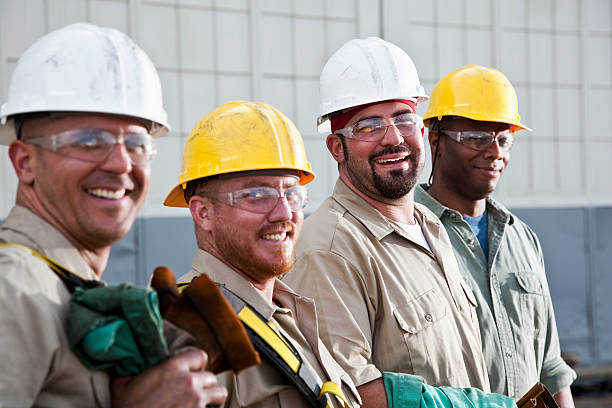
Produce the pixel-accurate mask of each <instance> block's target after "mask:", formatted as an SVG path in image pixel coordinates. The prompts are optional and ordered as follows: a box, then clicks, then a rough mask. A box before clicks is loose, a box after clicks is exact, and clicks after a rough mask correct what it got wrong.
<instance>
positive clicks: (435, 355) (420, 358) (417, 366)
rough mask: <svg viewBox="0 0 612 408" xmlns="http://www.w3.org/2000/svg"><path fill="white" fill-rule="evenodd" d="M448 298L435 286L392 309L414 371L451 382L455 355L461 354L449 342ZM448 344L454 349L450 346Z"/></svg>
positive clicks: (423, 375) (439, 380)
mask: <svg viewBox="0 0 612 408" xmlns="http://www.w3.org/2000/svg"><path fill="white" fill-rule="evenodd" d="M447 308H448V306H447V301H446V300H445V299H444V298H442V297H441V296H440V295H439V294H438V292H437V291H436V289H432V290H430V291H428V292H425V293H424V294H423V295H421V296H419V297H417V298H416V299H413V300H411V301H410V302H408V303H406V304H403V305H399V306H397V307H396V308H395V309H394V310H393V315H394V317H395V320H396V321H397V323H398V325H399V327H400V329H401V332H402V334H403V336H404V341H405V343H406V347H407V350H408V353H407V354H408V355H409V357H410V363H411V365H412V373H411V374H416V375H420V376H422V377H425V378H427V379H428V381H429V382H431V383H437V382H442V381H449V380H451V381H452V378H453V377H454V375H453V365H454V364H455V361H454V358H456V357H457V356H459V357H460V356H461V352H460V350H454V349H453V348H456V345H454V344H450V343H451V342H449V341H447V339H448V334H450V331H451V328H450V324H449V318H448V316H447V315H448V313H449V312H448V310H447ZM449 347H450V348H451V349H449Z"/></svg>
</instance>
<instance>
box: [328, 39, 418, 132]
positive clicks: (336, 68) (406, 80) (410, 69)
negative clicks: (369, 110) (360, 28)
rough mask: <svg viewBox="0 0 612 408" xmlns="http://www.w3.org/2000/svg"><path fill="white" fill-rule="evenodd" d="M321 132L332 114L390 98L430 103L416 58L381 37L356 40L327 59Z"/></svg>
mask: <svg viewBox="0 0 612 408" xmlns="http://www.w3.org/2000/svg"><path fill="white" fill-rule="evenodd" d="M319 88H320V96H321V105H320V116H319V118H318V119H317V127H318V129H319V131H324V130H327V129H325V128H326V127H328V126H329V123H327V125H328V126H326V127H324V126H322V125H323V124H324V123H325V122H326V121H327V120H328V119H329V114H331V113H334V112H338V111H341V110H343V109H347V108H351V107H354V106H359V105H364V104H367V103H372V102H381V101H386V100H390V99H408V100H413V101H415V102H417V103H418V102H421V101H426V100H427V99H428V96H427V95H426V94H425V89H423V87H422V86H421V83H420V81H419V75H418V73H417V70H416V67H415V66H414V63H413V62H412V59H410V57H409V56H408V54H406V53H405V52H404V51H403V50H402V49H401V48H399V47H398V46H397V45H395V44H391V43H390V42H387V41H384V40H382V39H380V38H378V37H369V38H366V39H365V40H362V39H353V40H350V41H348V42H347V43H345V44H344V45H343V46H342V47H341V48H340V49H339V50H338V51H336V52H335V53H334V54H333V55H332V56H331V57H330V58H329V60H327V63H326V64H325V66H324V67H323V71H321V77H320V79H319Z"/></svg>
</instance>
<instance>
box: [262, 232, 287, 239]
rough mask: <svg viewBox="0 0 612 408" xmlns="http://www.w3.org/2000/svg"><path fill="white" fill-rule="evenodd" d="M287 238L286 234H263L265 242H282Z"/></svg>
mask: <svg viewBox="0 0 612 408" xmlns="http://www.w3.org/2000/svg"><path fill="white" fill-rule="evenodd" d="M286 237H287V233H286V232H282V233H278V234H264V235H263V239H265V240H266V241H282V240H283V239H285V238H286Z"/></svg>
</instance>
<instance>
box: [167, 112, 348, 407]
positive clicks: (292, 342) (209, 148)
mask: <svg viewBox="0 0 612 408" xmlns="http://www.w3.org/2000/svg"><path fill="white" fill-rule="evenodd" d="M313 178H314V173H313V172H312V170H311V167H310V163H309V162H308V160H307V158H306V151H305V149H304V143H303V140H302V137H301V135H300V133H299V132H298V130H297V128H296V127H295V125H294V124H293V123H292V122H291V121H290V120H289V119H288V118H287V117H286V116H285V115H283V114H282V113H281V112H279V111H278V110H277V109H275V108H274V107H272V106H270V105H267V104H263V103H257V102H229V103H226V104H224V105H222V106H220V107H219V108H217V109H215V110H214V111H212V112H211V113H209V114H208V115H207V116H205V117H204V118H203V119H202V120H201V121H200V122H199V123H198V124H197V125H196V126H195V127H194V128H193V130H192V131H191V133H190V135H189V138H188V139H187V142H186V144H185V150H184V154H183V170H182V172H181V173H180V176H179V184H178V185H177V186H176V187H175V188H174V189H173V190H172V191H171V192H170V194H169V195H168V197H167V198H166V200H165V202H164V204H165V205H166V206H171V207H188V208H189V211H190V212H191V216H192V218H193V222H194V227H195V236H196V240H197V244H198V249H197V250H196V253H195V256H194V258H193V264H192V269H191V271H190V272H189V273H187V274H186V275H184V276H183V277H182V278H180V279H179V282H180V281H183V282H188V281H191V280H192V279H194V278H196V277H201V276H200V275H202V274H206V275H208V276H209V277H210V278H211V279H212V280H213V281H214V282H215V283H217V285H219V287H220V289H221V290H222V292H223V295H224V296H225V297H226V298H227V300H228V301H229V302H230V304H231V305H232V307H234V309H235V311H236V312H237V313H238V316H239V318H240V319H241V321H242V322H243V323H244V325H245V326H246V328H247V331H248V333H249V337H250V338H251V340H252V341H253V343H254V345H255V347H256V350H257V351H258V352H259V355H260V356H261V360H262V362H261V364H259V365H257V366H254V367H251V368H248V369H246V370H244V371H243V372H241V373H240V374H239V375H236V374H234V373H232V372H229V371H226V372H222V373H221V374H219V376H218V380H219V383H221V384H223V385H225V386H226V387H227V389H228V391H229V395H228V398H227V400H226V404H225V406H226V407H247V406H257V407H264V406H280V407H287V408H289V407H291V408H294V407H296V408H297V407H309V406H321V407H322V408H323V407H326V406H329V407H342V406H346V407H356V406H358V405H359V402H360V400H359V397H358V394H357V391H356V389H355V387H354V385H353V383H352V381H351V380H350V378H349V376H348V375H347V374H346V373H344V371H343V370H342V369H341V368H340V366H339V365H338V364H337V363H336V361H335V360H334V359H333V358H332V356H331V355H330V353H329V352H328V351H327V349H326V348H325V346H324V345H323V343H322V342H321V341H320V339H319V337H318V332H317V323H316V319H317V317H316V312H315V307H314V303H313V302H312V300H310V299H308V298H304V297H301V296H299V295H297V294H296V293H294V292H293V291H292V290H291V289H290V288H289V287H288V286H287V285H285V284H283V283H282V282H281V281H280V280H278V279H277V276H279V275H280V274H283V273H285V272H287V270H289V269H290V268H291V267H292V266H293V261H294V246H295V243H296V241H297V239H298V236H299V233H300V230H301V227H302V221H303V219H304V213H303V210H302V208H303V207H304V206H305V205H306V203H307V198H308V194H307V190H306V187H305V186H304V185H305V184H307V183H309V182H310V181H312V180H313Z"/></svg>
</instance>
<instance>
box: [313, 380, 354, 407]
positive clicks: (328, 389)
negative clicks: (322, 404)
mask: <svg viewBox="0 0 612 408" xmlns="http://www.w3.org/2000/svg"><path fill="white" fill-rule="evenodd" d="M323 394H334V395H336V396H338V397H339V398H340V399H341V400H342V401H344V407H345V408H348V407H349V403H348V401H347V400H346V397H345V396H344V393H343V392H342V390H341V389H340V386H339V385H338V384H336V383H335V382H331V381H328V382H326V383H324V384H323V386H322V387H321V392H320V393H319V396H318V399H321V397H322V396H323ZM327 407H328V408H331V407H329V403H327Z"/></svg>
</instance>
